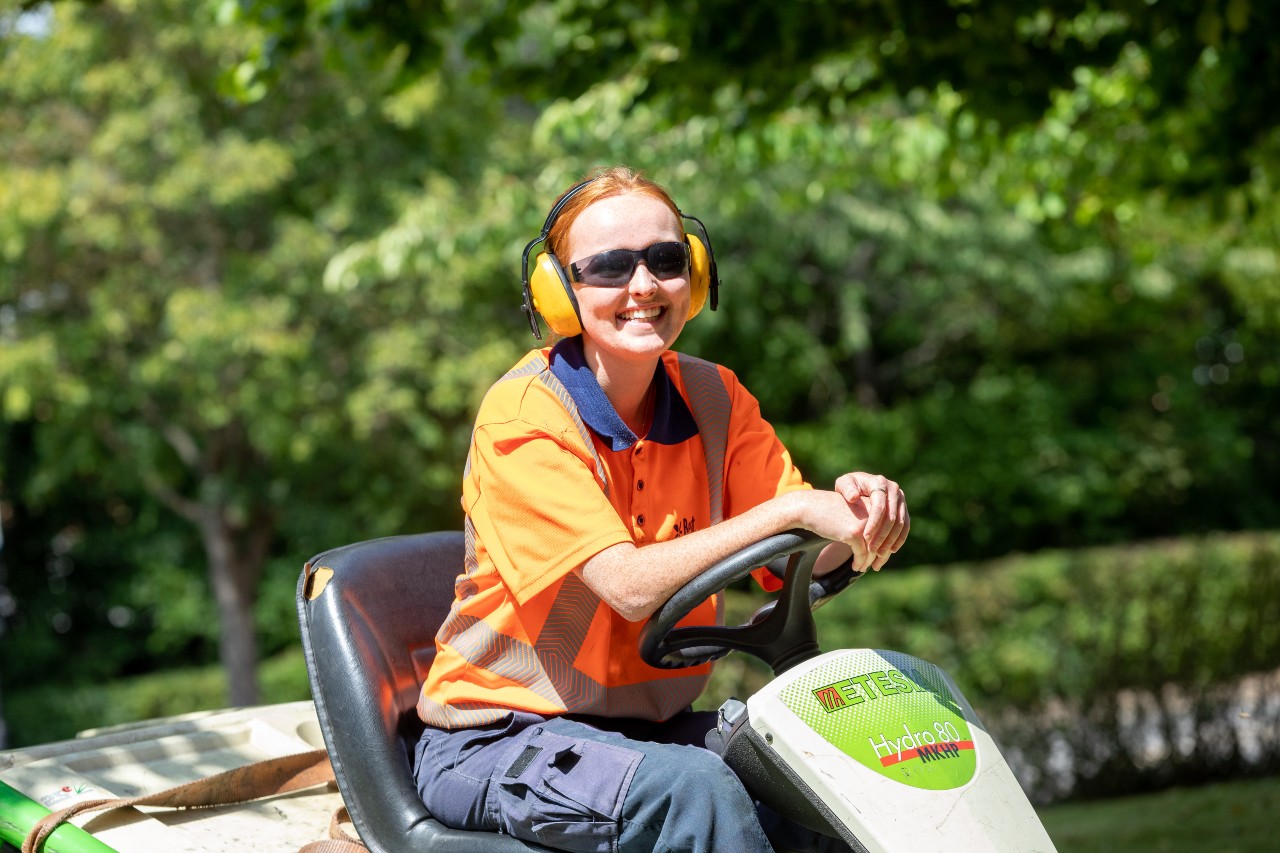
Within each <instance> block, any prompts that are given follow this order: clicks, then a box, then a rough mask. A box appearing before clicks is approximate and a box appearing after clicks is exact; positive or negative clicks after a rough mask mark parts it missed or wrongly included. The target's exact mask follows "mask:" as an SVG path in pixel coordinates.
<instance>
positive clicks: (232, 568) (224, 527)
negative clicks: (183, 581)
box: [199, 507, 271, 706]
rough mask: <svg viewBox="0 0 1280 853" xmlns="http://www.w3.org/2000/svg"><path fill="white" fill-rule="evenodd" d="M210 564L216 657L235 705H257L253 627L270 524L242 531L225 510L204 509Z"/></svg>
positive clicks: (203, 529)
mask: <svg viewBox="0 0 1280 853" xmlns="http://www.w3.org/2000/svg"><path fill="white" fill-rule="evenodd" d="M199 527H200V535H201V538H202V539H203V540H204V547H205V554H206V556H207V557H208V562H209V585H210V587H211V588H212V590H213V597H214V601H215V602H216V603H217V608H218V626H219V635H218V654H219V658H220V659H221V661H222V667H223V670H224V671H225V672H226V674H227V686H228V700H229V702H230V704H231V705H233V706H240V705H255V704H257V703H258V701H259V699H260V693H259V690H258V670H257V667H258V640H257V633H256V631H255V629H254V624H253V608H254V604H255V603H256V601H257V594H258V581H259V579H260V578H261V577H262V569H263V564H264V562H265V559H266V544H267V542H269V540H270V537H271V529H270V524H269V523H268V522H259V523H256V524H253V523H251V524H250V525H248V527H247V528H238V527H236V526H234V525H232V524H230V523H228V521H227V518H226V515H225V511H224V510H223V509H222V508H221V507H206V508H205V512H204V513H203V516H202V518H201V520H200V525H199Z"/></svg>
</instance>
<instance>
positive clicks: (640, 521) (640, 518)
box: [636, 515, 644, 527]
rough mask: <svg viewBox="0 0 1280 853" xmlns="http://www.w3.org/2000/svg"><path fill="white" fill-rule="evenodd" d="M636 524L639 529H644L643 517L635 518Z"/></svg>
mask: <svg viewBox="0 0 1280 853" xmlns="http://www.w3.org/2000/svg"><path fill="white" fill-rule="evenodd" d="M636 524H638V525H640V526H641V527H644V516H643V515H640V516H637V517H636Z"/></svg>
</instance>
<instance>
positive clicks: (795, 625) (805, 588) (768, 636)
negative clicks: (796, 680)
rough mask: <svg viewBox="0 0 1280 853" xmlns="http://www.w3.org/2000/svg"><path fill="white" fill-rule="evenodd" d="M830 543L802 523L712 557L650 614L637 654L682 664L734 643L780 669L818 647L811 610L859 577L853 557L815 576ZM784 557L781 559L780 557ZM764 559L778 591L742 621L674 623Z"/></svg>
mask: <svg viewBox="0 0 1280 853" xmlns="http://www.w3.org/2000/svg"><path fill="white" fill-rule="evenodd" d="M828 544H830V542H829V540H826V539H823V538H822V537H820V536H818V535H817V534H814V533H810V532H809V531H807V530H789V531H787V532H786V533H778V534H775V535H773V536H769V537H767V538H765V539H761V540H760V541H759V542H755V543H753V544H751V545H748V546H747V547H746V548H743V549H742V550H741V551H739V552H737V553H736V554H732V555H730V556H729V557H726V558H725V559H723V560H721V561H720V562H719V563H716V564H715V565H714V566H712V567H711V568H709V569H707V570H706V571H704V572H703V573H702V574H700V575H698V576H697V577H695V578H694V579H693V580H691V581H689V582H688V583H687V584H685V585H684V586H683V587H681V588H680V589H678V590H677V591H676V593H675V594H674V595H672V596H671V598H670V599H668V600H667V602H666V603H665V604H663V605H662V606H661V607H659V608H658V610H657V611H656V612H655V613H654V614H653V615H652V616H650V617H649V621H648V622H647V623H645V626H644V628H643V629H642V631H641V633H640V657H641V658H643V659H644V661H645V662H646V663H648V664H649V665H650V666H655V667H658V668H661V669H681V668H683V667H688V666H696V665H698V664H703V663H708V662H710V661H713V660H717V659H719V658H722V657H724V656H725V655H727V654H728V653H729V652H731V651H734V650H737V651H741V652H746V653H747V654H750V655H754V656H756V657H758V658H760V659H761V660H762V661H764V662H765V663H767V664H768V665H769V666H770V667H771V668H772V669H773V672H774V675H778V674H780V673H782V672H784V671H786V670H787V669H790V668H791V667H792V666H795V665H796V664H797V663H800V662H801V661H804V660H808V659H809V658H811V657H814V656H815V655H817V654H819V649H818V631H817V627H816V626H815V625H814V622H813V610H814V609H815V608H817V607H820V606H821V605H823V604H825V603H826V602H827V601H828V600H829V599H830V598H831V597H832V596H834V595H835V594H836V593H838V592H840V591H841V590H843V589H844V588H845V587H847V586H848V585H849V584H851V583H853V582H854V581H856V580H857V579H858V578H860V577H862V574H863V573H862V572H855V571H854V570H853V557H850V558H849V559H848V560H846V561H845V562H844V564H843V565H841V566H840V567H839V568H837V569H835V570H834V571H832V572H829V573H828V574H826V575H824V576H822V577H820V578H817V579H815V578H814V577H813V567H814V564H815V563H816V562H817V560H818V555H819V554H820V553H821V552H822V549H823V548H825V547H826V546H827V545H828ZM784 558H785V562H784ZM758 566H767V567H768V568H769V569H770V570H771V571H773V572H774V574H776V575H779V576H781V577H782V579H783V582H782V590H781V591H780V592H779V593H778V597H777V598H776V599H774V600H773V601H770V602H768V603H767V604H765V605H764V606H763V607H761V608H760V609H759V610H757V611H756V612H755V613H754V614H752V616H751V618H750V619H748V620H747V621H746V622H744V623H742V624H741V625H735V626H729V625H691V626H685V627H676V625H677V623H678V622H679V621H680V620H681V619H683V618H684V617H686V616H688V615H689V614H690V613H691V612H692V611H693V609H694V608H695V607H697V606H698V605H699V604H701V603H702V602H704V601H706V600H707V598H708V597H710V596H712V595H714V594H715V593H717V592H720V591H721V590H723V589H725V588H726V587H728V586H729V585H730V584H732V583H733V582H734V581H737V580H740V579H742V578H744V577H746V576H747V575H748V574H750V573H751V571H752V570H753V569H755V568H757V567H758Z"/></svg>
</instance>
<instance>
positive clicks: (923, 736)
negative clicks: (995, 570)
mask: <svg viewBox="0 0 1280 853" xmlns="http://www.w3.org/2000/svg"><path fill="white" fill-rule="evenodd" d="M747 711H748V720H749V725H750V726H751V727H752V728H753V729H754V730H755V732H756V733H757V734H758V735H759V736H760V738H762V739H763V740H764V741H765V743H767V744H768V746H769V748H771V749H773V750H775V751H776V752H777V753H778V756H779V757H780V758H781V759H782V761H783V762H784V763H785V764H786V765H787V766H789V767H790V768H791V769H792V770H793V771H794V772H795V773H796V774H798V775H799V777H800V778H801V780H802V781H803V782H804V783H805V784H807V785H808V786H809V787H810V788H811V789H812V790H813V792H814V793H815V794H816V795H817V796H818V797H819V798H820V799H821V800H822V801H823V802H824V803H825V804H826V806H827V807H828V808H829V809H830V810H831V812H833V813H834V815H835V816H836V817H837V818H838V819H839V820H840V821H841V822H843V823H844V824H845V826H846V827H847V828H848V829H849V830H850V831H851V832H852V834H853V836H854V837H856V838H857V839H858V841H860V842H861V843H862V845H863V846H864V847H866V848H867V850H868V851H870V853H907V851H910V853H927V851H944V850H945V851H947V853H958V852H959V851H975V853H976V851H983V853H989V852H990V851H1008V853H1032V851H1036V853H1049V852H1050V851H1054V846H1053V842H1052V841H1051V840H1050V839H1049V835H1048V833H1046V832H1045V829H1044V826H1043V825H1042V824H1041V823H1040V820H1039V818H1038V817H1037V816H1036V813H1035V810H1034V809H1033V808H1032V806H1031V803H1030V801H1029V800H1028V799H1027V797H1026V794H1025V793H1024V792H1023V790H1022V788H1021V786H1020V785H1019V784H1018V781H1017V779H1016V778H1015V777H1014V775H1013V772H1012V771H1011V770H1010V768H1009V766H1008V764H1006V763H1005V760H1004V757H1003V756H1002V755H1001V754H1000V751H999V749H997V747H996V745H995V743H994V741H993V740H992V739H991V736H990V735H989V734H987V732H986V731H985V730H984V729H983V727H982V725H981V723H980V721H979V720H978V718H977V715H976V714H975V713H974V711H973V708H972V707H970V705H969V703H968V702H967V701H966V700H965V698H964V696H963V695H962V694H961V693H960V690H959V688H957V687H956V685H955V683H954V682H953V681H952V680H951V678H950V676H948V675H947V674H946V673H944V672H943V671H942V670H940V669H938V668H937V667H936V666H934V665H932V664H930V663H927V662H925V661H922V660H920V659H918V658H914V657H911V656H910V655H906V654H901V653H899V652H890V651H882V650H873V649H851V650H843V651H835V652H828V653H826V654H824V655H821V656H819V657H816V658H814V659H812V660H809V661H806V662H805V663H802V664H800V665H798V666H796V667H794V668H793V669H790V670H788V671H786V672H785V673H783V674H782V675H781V676H779V677H778V678H776V679H774V680H773V681H772V682H771V683H770V684H768V685H767V686H766V687H765V688H764V689H763V690H761V691H760V692H759V693H757V694H756V695H754V696H752V697H751V698H750V699H749V700H748V701H747Z"/></svg>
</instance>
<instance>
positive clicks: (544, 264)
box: [529, 252, 582, 338]
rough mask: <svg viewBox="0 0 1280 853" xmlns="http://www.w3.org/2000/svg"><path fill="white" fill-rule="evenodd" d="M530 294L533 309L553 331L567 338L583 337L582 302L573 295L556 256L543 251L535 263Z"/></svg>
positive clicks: (531, 276) (530, 277)
mask: <svg viewBox="0 0 1280 853" xmlns="http://www.w3.org/2000/svg"><path fill="white" fill-rule="evenodd" d="M529 291H530V293H532V294H533V307H534V309H535V310H536V311H537V312H538V313H539V314H541V315H542V319H543V320H546V321H547V325H548V326H550V327H551V331H553V332H555V333H556V334H557V335H560V336H561V337H564V338H571V337H573V336H574V335H580V334H582V319H581V318H580V317H579V316H578V300H577V299H576V298H575V297H574V295H573V287H572V285H570V284H569V276H568V275H566V274H565V271H564V267H562V266H561V265H560V261H558V260H556V256H555V255H553V254H551V253H550V252H541V253H539V254H538V257H537V258H536V259H535V260H534V263H533V273H532V274H531V275H530V276H529Z"/></svg>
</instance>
